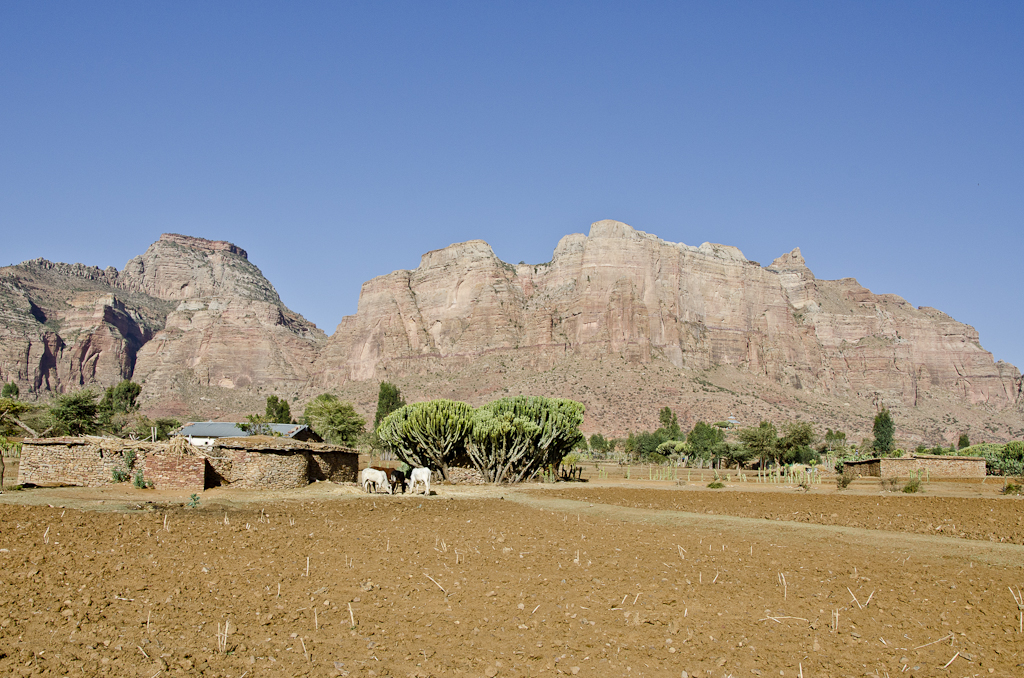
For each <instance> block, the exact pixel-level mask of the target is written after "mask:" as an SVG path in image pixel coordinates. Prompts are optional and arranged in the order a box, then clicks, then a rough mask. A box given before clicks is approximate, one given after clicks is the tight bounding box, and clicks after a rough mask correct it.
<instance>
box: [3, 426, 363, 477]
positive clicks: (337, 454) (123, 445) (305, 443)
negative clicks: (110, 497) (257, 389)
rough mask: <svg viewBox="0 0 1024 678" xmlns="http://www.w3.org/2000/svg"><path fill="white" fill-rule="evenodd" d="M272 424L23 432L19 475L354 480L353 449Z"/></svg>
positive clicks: (296, 428)
mask: <svg viewBox="0 0 1024 678" xmlns="http://www.w3.org/2000/svg"><path fill="white" fill-rule="evenodd" d="M271 426H272V428H271V430H270V431H268V432H267V433H270V435H248V434H247V433H246V432H245V431H243V430H241V429H240V428H238V427H237V425H235V424H232V423H222V422H203V423H195V424H188V425H186V426H185V427H183V428H182V429H181V430H180V431H179V432H178V435H176V436H175V437H173V438H172V439H171V440H170V441H160V442H149V441H138V440H123V439H120V438H101V437H97V436H81V437H73V438H72V437H64V438H28V439H26V440H25V441H24V443H23V444H22V449H21V460H20V466H19V472H18V482H19V483H20V484H22V485H30V484H31V485H51V484H52V485H81V486H87V487H97V486H103V485H109V484H111V483H113V482H115V478H118V477H119V478H123V479H127V480H132V479H134V478H135V477H136V476H139V477H140V480H142V481H143V482H147V483H152V486H154V487H156V488H158V489H176V490H195V491H201V490H204V489H207V488H210V487H216V486H219V485H231V486H233V487H241V488H260V489H291V488H297V487H304V486H305V485H308V484H309V483H311V482H313V481H316V480H330V481H333V482H354V481H355V479H356V475H357V473H358V471H359V454H358V452H357V451H356V450H354V449H351V448H348V447H341V446H338V445H329V444H326V443H324V442H323V441H322V440H321V439H320V437H319V436H317V435H316V433H314V432H313V431H312V430H311V429H309V428H308V427H307V426H302V425H291V424H274V425H271Z"/></svg>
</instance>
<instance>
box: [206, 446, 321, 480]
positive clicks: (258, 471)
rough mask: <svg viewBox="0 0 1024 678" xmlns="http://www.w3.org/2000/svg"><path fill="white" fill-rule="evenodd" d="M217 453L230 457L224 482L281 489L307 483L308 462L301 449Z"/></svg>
mask: <svg viewBox="0 0 1024 678" xmlns="http://www.w3.org/2000/svg"><path fill="white" fill-rule="evenodd" d="M216 452H218V451H215V453H216ZM220 452H225V453H227V454H226V455H224V456H230V457H231V476H230V477H229V478H228V482H230V483H231V485H232V486H233V487H245V488H263V489H275V490H283V489H289V488H294V487H305V486H306V485H308V484H309V462H308V461H307V460H306V455H305V454H302V453H301V452H300V453H290V452H282V453H275V452H263V451H260V452H253V451H249V450H221V451H220Z"/></svg>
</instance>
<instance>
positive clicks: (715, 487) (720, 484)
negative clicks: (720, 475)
mask: <svg viewBox="0 0 1024 678" xmlns="http://www.w3.org/2000/svg"><path fill="white" fill-rule="evenodd" d="M708 487H710V488H711V489H712V490H718V489H721V488H723V487H725V483H723V482H722V481H721V480H712V481H711V482H710V483H708Z"/></svg>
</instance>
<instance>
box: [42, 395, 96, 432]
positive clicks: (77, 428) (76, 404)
mask: <svg viewBox="0 0 1024 678" xmlns="http://www.w3.org/2000/svg"><path fill="white" fill-rule="evenodd" d="M98 410H99V406H98V405H97V404H96V394H95V393H94V392H92V391H90V390H83V391H75V392H74V393H65V394H63V395H59V396H57V398H56V400H55V401H54V403H53V405H51V406H50V412H49V415H50V419H51V421H52V422H53V425H52V429H53V431H54V432H55V433H56V434H57V435H67V436H81V435H87V434H90V433H95V432H96V429H97V422H96V414H97V412H98Z"/></svg>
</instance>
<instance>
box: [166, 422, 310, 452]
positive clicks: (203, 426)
mask: <svg viewBox="0 0 1024 678" xmlns="http://www.w3.org/2000/svg"><path fill="white" fill-rule="evenodd" d="M267 426H268V427H269V428H270V432H271V433H272V434H273V435H274V436H275V437H278V436H280V437H282V438H291V439H292V440H301V441H303V442H313V443H322V442H323V441H324V439H323V438H321V437H320V436H319V435H318V434H317V432H316V431H314V430H313V429H311V428H310V427H308V426H306V425H305V424H267ZM176 435H179V436H182V437H183V438H185V439H187V440H188V441H189V443H191V444H192V445H198V446H200V447H210V446H211V445H213V444H214V443H215V442H217V440H219V439H220V438H241V437H244V436H247V435H249V434H248V433H246V432H245V431H243V430H242V429H241V428H239V425H238V424H237V423H235V422H232V421H192V422H189V423H187V424H185V425H184V426H182V427H181V429H180V430H179V431H178V432H177V433H176Z"/></svg>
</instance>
